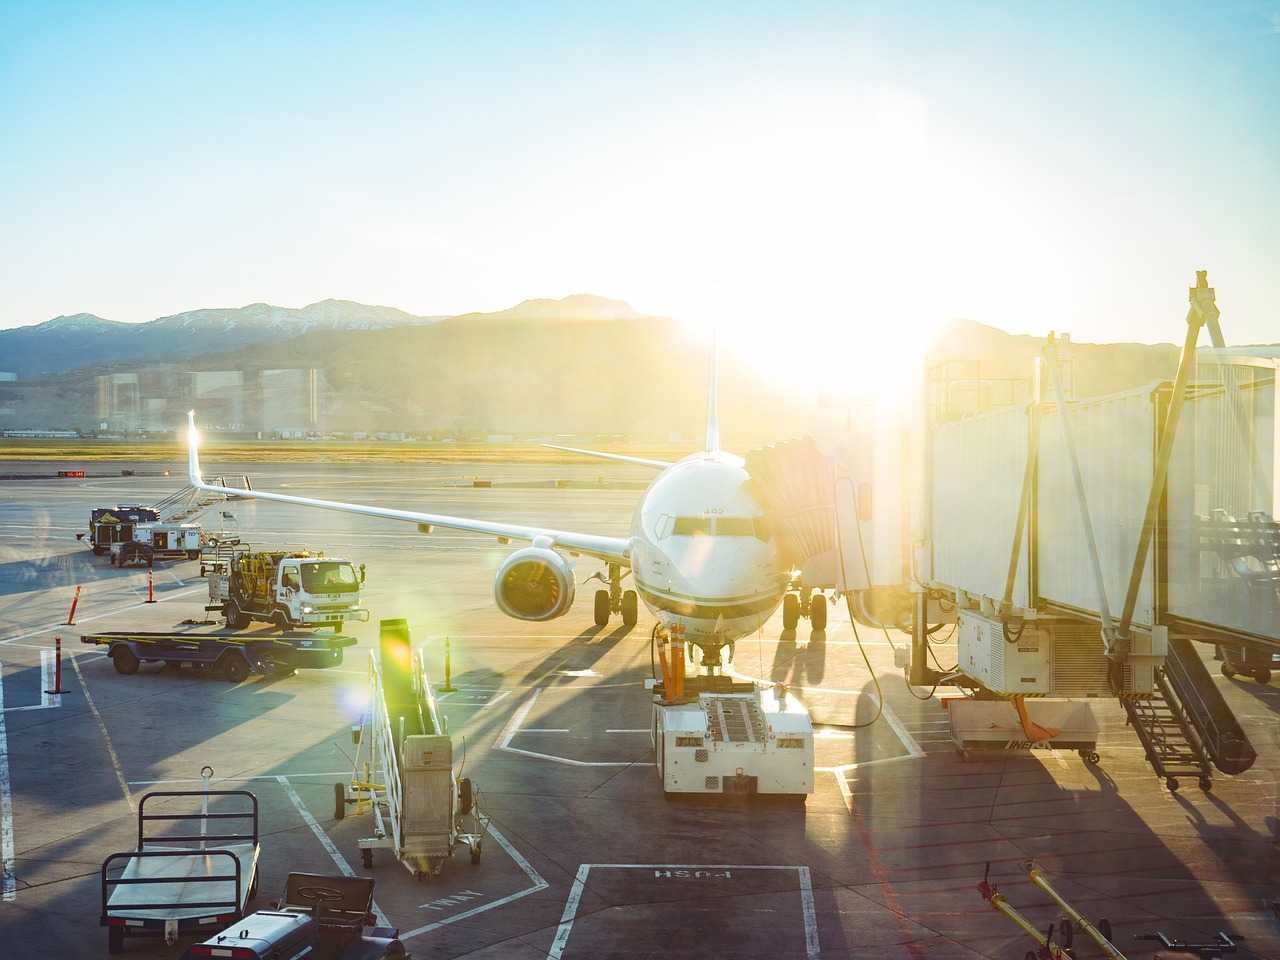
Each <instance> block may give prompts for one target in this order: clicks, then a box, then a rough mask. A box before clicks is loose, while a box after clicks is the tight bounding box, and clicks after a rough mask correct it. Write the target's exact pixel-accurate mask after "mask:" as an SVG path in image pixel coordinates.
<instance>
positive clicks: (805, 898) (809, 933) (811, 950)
mask: <svg viewBox="0 0 1280 960" xmlns="http://www.w3.org/2000/svg"><path fill="white" fill-rule="evenodd" d="M796 873H798V874H799V875H800V909H801V910H803V911H804V955H805V956H806V957H807V958H809V960H816V958H817V957H819V956H821V954H822V951H821V950H820V949H819V947H818V911H817V910H816V909H814V905H813V878H812V877H811V876H810V875H809V868H808V867H796Z"/></svg>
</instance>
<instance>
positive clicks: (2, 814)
mask: <svg viewBox="0 0 1280 960" xmlns="http://www.w3.org/2000/svg"><path fill="white" fill-rule="evenodd" d="M14 866H15V864H14V857H13V792H12V790H11V789H10V787H9V734H8V731H7V730H6V729H5V725H4V665H3V664H0V872H3V874H4V877H3V880H0V899H3V900H4V902H6V903H12V902H13V901H14V900H15V899H17V896H18V878H17V877H16V876H14V873H13V871H14Z"/></svg>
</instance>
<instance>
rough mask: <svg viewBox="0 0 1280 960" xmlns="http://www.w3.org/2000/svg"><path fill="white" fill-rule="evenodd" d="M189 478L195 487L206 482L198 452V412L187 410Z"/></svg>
mask: <svg viewBox="0 0 1280 960" xmlns="http://www.w3.org/2000/svg"><path fill="white" fill-rule="evenodd" d="M187 480H188V482H190V484H191V485H192V486H193V487H198V486H200V485H201V484H203V483H204V477H203V476H201V474H200V454H199V453H197V452H196V412H195V411H194V410H188V411H187Z"/></svg>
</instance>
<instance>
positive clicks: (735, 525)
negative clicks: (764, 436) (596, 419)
mask: <svg viewBox="0 0 1280 960" xmlns="http://www.w3.org/2000/svg"><path fill="white" fill-rule="evenodd" d="M749 480H750V476H749V474H748V473H747V471H746V470H745V469H744V468H743V462H742V460H741V458H739V457H735V456H733V455H732V454H728V453H722V452H715V453H697V454H693V455H692V456H689V457H686V458H685V459H683V460H681V461H679V462H678V463H675V464H672V465H671V466H670V467H668V468H667V469H666V470H664V471H663V472H662V474H661V475H659V476H658V478H657V479H656V480H654V482H653V483H652V484H651V485H650V486H649V488H648V490H646V491H645V494H644V497H643V498H642V499H641V501H640V504H639V506H638V507H637V508H636V511H635V515H634V517H633V520H632V527H631V572H632V579H633V580H634V581H635V586H636V591H637V593H638V594H639V597H640V599H641V600H642V601H643V602H644V605H645V606H646V607H648V609H649V610H650V611H651V612H652V613H653V615H654V616H655V617H656V618H657V619H658V620H659V621H661V622H662V624H663V625H664V626H666V627H668V628H671V627H673V626H677V625H678V626H679V627H682V628H683V630H684V634H685V636H686V638H688V639H690V640H693V641H695V642H696V641H700V640H701V641H707V642H711V643H718V644H727V643H732V642H733V641H735V640H737V639H738V638H739V637H743V636H746V635H748V634H751V633H754V632H755V631H756V630H758V629H759V628H760V627H761V626H762V625H763V624H764V623H765V622H766V621H767V620H768V619H769V617H770V616H772V614H773V612H774V610H775V609H777V606H778V604H779V602H781V600H782V595H783V592H784V587H785V586H786V583H787V574H786V571H784V570H783V569H782V564H781V562H780V560H779V554H778V548H777V544H776V542H775V541H774V539H773V537H772V535H771V531H770V530H769V529H768V527H767V525H766V521H765V519H764V510H763V508H762V507H761V505H760V503H759V502H758V501H757V500H756V498H755V497H754V496H753V495H752V493H751V491H750V489H749V486H748V481H749Z"/></svg>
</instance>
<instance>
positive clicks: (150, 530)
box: [110, 521, 203, 567]
mask: <svg viewBox="0 0 1280 960" xmlns="http://www.w3.org/2000/svg"><path fill="white" fill-rule="evenodd" d="M202 537H203V531H202V530H201V529H200V524H198V523H161V522H159V521H156V522H151V523H139V524H135V525H134V527H133V534H132V536H131V537H130V539H128V540H119V541H117V542H115V543H113V544H111V546H110V550H111V565H112V566H115V567H123V566H126V565H128V564H130V563H145V564H146V565H147V566H153V565H154V564H155V561H156V560H159V559H162V558H165V557H169V558H180V557H185V558H186V559H188V560H195V559H197V558H198V557H199V556H200V548H201V546H202V543H201V540H202Z"/></svg>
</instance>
